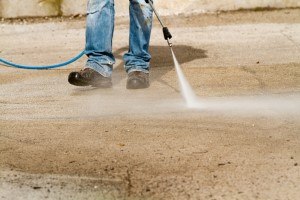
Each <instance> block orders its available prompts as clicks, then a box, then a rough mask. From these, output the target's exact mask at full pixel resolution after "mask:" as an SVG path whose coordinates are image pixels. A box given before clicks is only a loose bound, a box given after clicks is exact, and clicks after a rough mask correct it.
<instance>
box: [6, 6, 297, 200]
mask: <svg viewBox="0 0 300 200" xmlns="http://www.w3.org/2000/svg"><path fill="white" fill-rule="evenodd" d="M285 15H286V16H289V17H285V18H283V16H285ZM245 16H247V19H246V20H244V19H245V18H246V17H245ZM258 16H260V17H259V18H260V20H258V21H257V18H258ZM298 16H299V10H283V11H272V12H250V13H249V12H246V13H243V12H237V13H233V14H232V13H224V14H221V15H218V16H216V15H208V16H207V15H204V16H201V15H199V16H198V15H195V16H189V17H185V16H180V17H178V19H177V20H174V18H166V20H167V22H168V24H170V29H171V31H172V33H173V35H174V39H173V43H174V50H175V53H176V55H177V57H178V60H179V62H180V63H181V65H182V68H183V70H184V72H185V74H186V76H187V78H188V80H189V81H190V83H191V85H192V86H193V88H194V90H195V92H196V93H197V95H198V96H199V97H200V99H201V100H202V101H203V102H205V104H206V106H207V107H206V108H205V109H204V110H189V109H187V108H186V107H185V103H184V102H183V100H182V97H181V95H180V91H179V87H178V82H177V77H176V73H175V70H174V67H173V60H172V58H171V55H170V52H169V49H168V47H167V45H166V43H165V41H164V40H163V38H162V33H161V29H160V28H159V26H155V28H154V29H153V35H152V41H151V52H152V56H153V60H152V64H151V66H152V69H151V87H150V88H149V89H147V90H142V91H128V90H126V89H125V83H126V74H125V72H124V70H123V63H122V60H121V56H122V54H123V53H124V52H125V51H126V50H127V46H128V25H127V21H126V22H124V21H123V19H118V20H117V27H116V31H115V38H114V52H115V55H116V58H117V63H116V65H115V70H114V75H113V82H114V87H113V88H112V89H105V90H101V89H100V90H97V89H92V88H76V87H73V86H71V85H69V84H68V83H67V76H68V73H69V72H71V71H72V70H75V69H76V70H77V69H81V68H82V67H83V66H84V63H85V60H86V59H85V58H82V59H81V60H80V61H79V62H77V63H75V64H72V65H71V66H69V67H68V68H62V69H58V70H47V71H24V70H17V69H12V68H7V67H4V66H0V84H1V87H0V94H1V95H0V113H1V115H0V152H1V154H0V198H2V199H44V198H47V199H57V198H61V199H82V198H85V199H101V198H104V199H109V198H111V199H228V200H232V199H261V200H265V199H272V200H275V199H297V198H298V197H299V196H300V193H299V191H300V188H299V186H300V177H299V166H298V164H299V162H300V149H299V146H300V135H299V130H300V126H299V124H300V121H299V119H300V117H299V116H300V109H299V108H300V101H299V99H300V79H299V73H300V56H299V55H300V21H299V18H298ZM202 20H205V23H206V24H209V25H206V24H203V23H204V22H202ZM229 21H230V22H229ZM84 32H85V29H84V21H76V20H75V21H69V22H62V23H52V22H47V23H33V24H28V25H21V24H9V23H3V24H1V25H0V34H1V35H0V48H1V49H0V52H1V53H0V55H1V57H5V58H7V59H9V60H13V61H15V62H17V63H23V64H49V63H56V62H59V61H62V60H66V59H68V58H70V57H72V56H73V55H75V54H77V52H79V51H80V50H82V49H83V46H84Z"/></svg>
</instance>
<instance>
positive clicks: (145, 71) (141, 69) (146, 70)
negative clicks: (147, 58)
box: [125, 67, 149, 74]
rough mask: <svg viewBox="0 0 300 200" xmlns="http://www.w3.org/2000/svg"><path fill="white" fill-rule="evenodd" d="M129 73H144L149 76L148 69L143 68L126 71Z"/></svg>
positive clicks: (132, 68) (131, 68)
mask: <svg viewBox="0 0 300 200" xmlns="http://www.w3.org/2000/svg"><path fill="white" fill-rule="evenodd" d="M125 68H127V69H128V68H129V67H125ZM131 72H144V73H146V74H149V70H148V69H143V68H140V67H130V68H129V69H128V70H127V73H128V74H129V73H131Z"/></svg>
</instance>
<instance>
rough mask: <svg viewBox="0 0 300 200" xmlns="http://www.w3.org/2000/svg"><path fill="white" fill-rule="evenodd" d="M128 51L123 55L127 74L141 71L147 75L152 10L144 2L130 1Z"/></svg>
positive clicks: (143, 0)
mask: <svg viewBox="0 0 300 200" xmlns="http://www.w3.org/2000/svg"><path fill="white" fill-rule="evenodd" d="M129 10H130V36H129V51H128V53H126V54H125V55H124V57H123V58H124V61H125V70H126V72H127V73H130V72H133V71H142V72H145V73H149V67H150V59H151V56H150V54H149V43H150V35H151V29H152V18H153V10H152V8H151V6H150V5H149V4H147V3H146V2H145V0H130V6H129Z"/></svg>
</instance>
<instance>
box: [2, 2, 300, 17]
mask: <svg viewBox="0 0 300 200" xmlns="http://www.w3.org/2000/svg"><path fill="white" fill-rule="evenodd" d="M48 1H49V2H50V3H39V2H40V1H39V0H22V1H19V0H0V5H2V9H0V17H1V16H2V17H5V18H14V17H24V16H26V17H27V16H52V15H57V14H58V13H59V11H58V10H57V7H55V4H54V3H53V2H54V0H52V1H51V0H48ZM86 4H87V0H64V1H63V2H62V5H61V11H62V13H63V14H64V15H66V16H70V15H76V14H85V13H86ZM128 4H129V3H128V0H126V1H116V2H115V7H116V15H117V16H125V15H128ZM155 5H156V7H157V9H158V10H159V12H160V14H161V15H174V14H180V13H186V14H192V13H206V12H216V11H228V10H238V9H253V8H259V7H263V8H267V7H272V8H291V7H300V1H299V0H251V1H249V0H210V1H207V0H184V1H182V0H156V1H155ZM0 8H1V6H0Z"/></svg>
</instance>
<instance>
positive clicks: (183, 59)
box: [114, 45, 207, 86]
mask: <svg viewBox="0 0 300 200" xmlns="http://www.w3.org/2000/svg"><path fill="white" fill-rule="evenodd" d="M127 50H128V47H122V48H120V49H118V50H117V51H115V52H114V55H115V57H116V58H118V59H122V54H123V53H124V52H126V51H127ZM173 50H174V52H175V54H176V56H177V59H178V61H179V63H180V64H184V63H188V62H191V61H193V60H197V59H203V58H207V55H206V50H203V49H196V48H193V47H191V46H187V45H177V46H174V47H173ZM150 53H151V56H152V60H151V81H152V82H153V81H159V82H161V83H162V84H165V85H168V86H169V84H168V83H167V82H165V81H163V80H162V79H161V77H163V76H164V75H165V74H166V73H168V72H169V71H171V70H173V69H174V63H173V58H172V55H171V52H170V48H169V47H168V46H151V47H150ZM123 65H124V63H123V62H122V63H121V64H120V65H119V66H116V67H115V68H116V69H115V72H118V73H120V71H124V67H123ZM123 78H124V77H123ZM123 78H122V77H121V76H117V77H115V81H114V84H118V83H119V82H120V81H121V80H122V79H123Z"/></svg>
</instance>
